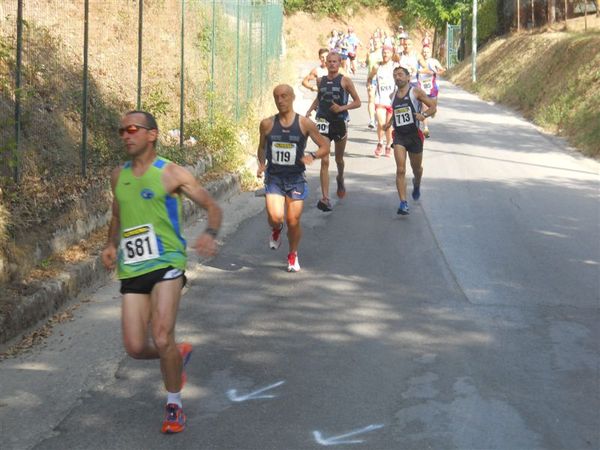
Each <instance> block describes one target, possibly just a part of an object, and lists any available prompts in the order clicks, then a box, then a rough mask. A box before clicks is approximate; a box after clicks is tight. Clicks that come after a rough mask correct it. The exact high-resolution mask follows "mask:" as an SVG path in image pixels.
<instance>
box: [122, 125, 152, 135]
mask: <svg viewBox="0 0 600 450" xmlns="http://www.w3.org/2000/svg"><path fill="white" fill-rule="evenodd" d="M141 128H143V129H144V130H151V129H152V128H149V127H145V126H144V125H138V124H132V125H127V126H126V127H122V128H119V136H123V135H124V134H125V132H127V133H128V134H135V133H137V132H138V131H140V129H141Z"/></svg>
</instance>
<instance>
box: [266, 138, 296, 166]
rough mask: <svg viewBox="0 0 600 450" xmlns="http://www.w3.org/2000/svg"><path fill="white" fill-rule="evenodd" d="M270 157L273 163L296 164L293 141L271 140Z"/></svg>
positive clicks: (281, 164) (282, 164)
mask: <svg viewBox="0 0 600 450" xmlns="http://www.w3.org/2000/svg"><path fill="white" fill-rule="evenodd" d="M271 159H272V162H273V164H278V165H280V166H293V165H294V164H296V144H295V143H294V142H273V145H272V146H271Z"/></svg>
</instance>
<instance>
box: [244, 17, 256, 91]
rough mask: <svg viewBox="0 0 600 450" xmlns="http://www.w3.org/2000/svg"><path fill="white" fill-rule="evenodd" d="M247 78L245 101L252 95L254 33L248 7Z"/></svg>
mask: <svg viewBox="0 0 600 450" xmlns="http://www.w3.org/2000/svg"><path fill="white" fill-rule="evenodd" d="M246 20H248V79H247V80H246V83H247V86H246V101H248V100H249V99H250V98H251V97H252V96H253V92H252V91H253V89H254V88H253V87H252V76H253V74H252V52H253V48H254V47H253V46H252V35H253V34H254V10H253V9H252V7H250V9H249V11H248V17H247V18H246Z"/></svg>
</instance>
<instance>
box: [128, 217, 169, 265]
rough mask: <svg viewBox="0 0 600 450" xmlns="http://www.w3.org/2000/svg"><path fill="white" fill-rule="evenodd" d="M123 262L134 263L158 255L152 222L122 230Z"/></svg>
mask: <svg viewBox="0 0 600 450" xmlns="http://www.w3.org/2000/svg"><path fill="white" fill-rule="evenodd" d="M121 250H122V251H123V262H124V263H125V264H135V263H139V262H142V261H148V260H150V259H155V258H158V257H159V256H160V254H159V252H158V241H157V239H156V233H154V227H153V226H152V224H146V225H140V226H137V227H133V228H128V229H127V230H124V231H123V236H122V237H121Z"/></svg>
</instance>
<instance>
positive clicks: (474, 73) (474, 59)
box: [471, 0, 477, 83]
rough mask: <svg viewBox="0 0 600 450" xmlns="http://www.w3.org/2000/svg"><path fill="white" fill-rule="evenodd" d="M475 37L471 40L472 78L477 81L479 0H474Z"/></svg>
mask: <svg viewBox="0 0 600 450" xmlns="http://www.w3.org/2000/svg"><path fill="white" fill-rule="evenodd" d="M472 34H473V37H472V40H471V49H472V51H471V78H472V80H473V83H475V82H476V81H477V0H473V33H472Z"/></svg>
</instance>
